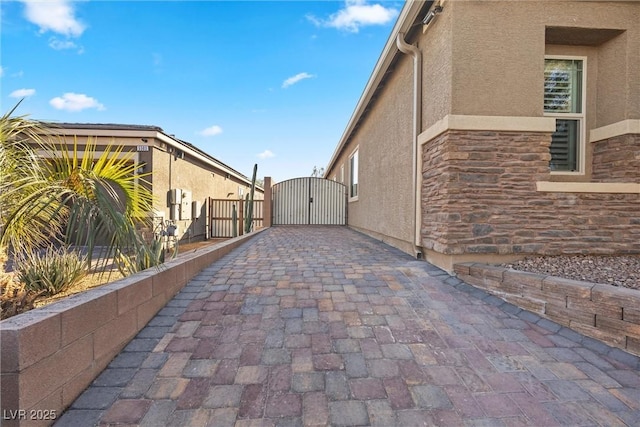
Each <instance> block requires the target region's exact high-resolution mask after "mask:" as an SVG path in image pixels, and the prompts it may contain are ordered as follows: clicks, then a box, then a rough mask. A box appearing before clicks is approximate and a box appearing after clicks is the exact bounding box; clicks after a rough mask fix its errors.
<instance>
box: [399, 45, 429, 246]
mask: <svg viewBox="0 0 640 427" xmlns="http://www.w3.org/2000/svg"><path fill="white" fill-rule="evenodd" d="M396 45H397V46H398V50H400V52H402V53H404V54H407V55H411V56H413V168H412V173H413V185H412V188H413V214H414V217H413V245H414V251H415V255H416V257H417V258H421V257H422V255H423V254H422V247H421V244H420V241H421V231H420V229H421V225H422V206H421V184H422V173H421V169H422V168H419V167H418V161H419V160H421V159H420V157H419V150H418V135H419V134H420V129H421V126H422V52H421V51H420V49H418V48H417V47H416V46H414V45H411V44H408V43H407V42H405V41H404V33H398V36H397V37H396Z"/></svg>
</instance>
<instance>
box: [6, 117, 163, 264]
mask: <svg viewBox="0 0 640 427" xmlns="http://www.w3.org/2000/svg"><path fill="white" fill-rule="evenodd" d="M16 107H17V106H16ZM14 111H15V108H14V109H12V110H11V111H10V112H9V113H7V114H5V115H4V116H2V117H0V248H4V249H6V248H7V247H11V248H12V249H13V250H14V251H16V252H17V253H29V252H32V251H34V250H36V249H38V248H42V247H48V246H50V245H51V244H61V245H74V246H83V247H86V249H87V255H88V257H87V262H88V263H89V265H91V262H92V257H93V256H94V255H96V256H97V260H98V261H99V262H102V268H103V271H104V269H106V266H107V260H108V259H109V258H111V257H119V256H128V254H131V253H134V254H135V253H138V252H139V251H140V250H141V249H140V248H143V249H142V250H144V248H145V247H147V245H146V244H145V242H144V241H143V240H142V238H141V236H140V233H138V231H137V229H136V224H138V223H139V222H141V221H146V220H147V218H148V216H147V213H148V212H150V211H151V209H152V205H153V198H152V193H151V191H150V190H149V188H148V186H147V185H145V183H146V181H145V180H144V175H139V174H137V171H136V169H137V165H136V164H135V162H134V161H133V155H134V153H130V152H126V151H124V147H121V146H119V147H116V146H114V145H111V144H110V145H108V146H107V147H105V148H104V149H102V151H101V152H100V153H98V151H97V147H96V144H95V142H93V141H91V140H88V141H87V142H86V144H83V145H84V147H83V151H82V152H81V151H80V150H79V148H78V142H77V141H74V144H73V145H72V146H68V145H67V144H66V143H64V142H61V143H58V144H56V143H55V142H51V141H50V140H48V139H45V138H44V137H43V136H42V135H44V134H46V133H47V127H46V126H44V125H43V124H41V123H39V122H35V121H31V120H29V119H27V118H26V117H25V116H19V117H13V116H12V114H13V112H14ZM99 245H101V246H100V247H101V248H102V250H100V251H96V249H97V247H98V246H99Z"/></svg>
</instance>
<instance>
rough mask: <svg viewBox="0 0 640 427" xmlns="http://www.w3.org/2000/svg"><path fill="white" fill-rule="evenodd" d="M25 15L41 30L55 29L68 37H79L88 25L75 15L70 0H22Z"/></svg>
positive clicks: (54, 30) (55, 31)
mask: <svg viewBox="0 0 640 427" xmlns="http://www.w3.org/2000/svg"><path fill="white" fill-rule="evenodd" d="M22 2H23V3H24V4H25V17H26V18H27V20H29V22H32V23H34V24H36V25H37V26H38V27H40V32H42V33H45V32H47V31H53V32H54V33H58V34H62V35H65V36H67V37H79V36H81V35H82V33H83V32H84V30H85V29H86V26H85V25H84V24H83V23H82V22H80V21H79V20H78V19H77V18H76V17H75V10H74V9H73V6H72V3H71V2H70V1H68V0H46V1H43V0H22Z"/></svg>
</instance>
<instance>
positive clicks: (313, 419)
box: [56, 227, 640, 427]
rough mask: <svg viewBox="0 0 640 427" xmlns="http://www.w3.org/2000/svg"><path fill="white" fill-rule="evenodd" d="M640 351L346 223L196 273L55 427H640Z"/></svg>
mask: <svg viewBox="0 0 640 427" xmlns="http://www.w3.org/2000/svg"><path fill="white" fill-rule="evenodd" d="M639 370H640V363H639V361H638V358H637V357H635V356H631V355H629V354H628V353H625V352H622V351H620V350H617V349H612V348H610V347H608V346H606V345H605V344H603V343H601V342H598V341H596V340H593V339H591V338H586V337H584V336H582V335H580V334H578V333H575V332H574V331H571V330H570V329H567V328H564V327H561V326H560V325H557V324H555V323H553V322H550V321H548V320H546V319H542V318H540V317H539V316H537V315H536V314H533V313H530V312H527V311H522V310H520V309H519V308H518V307H515V306H513V305H511V304H506V303H504V302H503V301H502V300H500V299H498V298H495V297H493V296H490V295H488V294H486V293H484V292H483V291H480V290H478V289H475V288H473V287H471V286H469V285H467V284H466V283H463V282H461V281H460V280H458V279H457V278H455V277H452V276H449V275H448V274H446V273H445V272H444V271H442V270H440V269H438V268H436V267H434V266H432V265H430V264H429V263H426V262H421V261H415V260H413V259H412V258H411V257H409V256H408V255H406V254H404V253H401V252H399V251H397V250H395V249H393V248H390V247H389V246H386V245H385V244H383V243H381V242H378V241H375V240H373V239H371V238H368V237H366V236H363V235H361V234H359V233H356V232H354V231H352V230H349V229H348V228H345V227H275V228H272V229H269V230H266V231H265V232H263V233H261V234H259V235H258V236H256V237H255V238H254V239H252V240H251V241H249V242H247V243H246V244H245V245H243V246H241V247H240V248H238V249H236V250H235V251H234V252H232V253H231V254H229V255H227V256H225V257H224V258H222V259H221V260H219V261H218V262H215V263H214V264H212V265H211V266H209V267H208V268H206V269H205V270H203V271H202V272H201V273H200V274H199V275H198V276H197V277H195V278H194V279H193V280H192V281H191V282H190V283H189V284H188V285H187V286H186V287H185V288H184V289H183V290H182V292H180V293H179V294H178V295H177V296H176V297H175V298H174V299H173V300H172V301H171V302H169V304H167V306H166V307H165V308H163V309H162V310H161V311H160V312H159V313H158V315H157V316H156V317H155V318H154V319H153V320H151V322H150V323H149V324H148V325H147V327H146V328H145V329H143V330H142V331H141V332H140V333H139V334H138V336H137V337H136V338H134V339H133V340H132V341H131V343H129V344H128V345H127V347H125V349H124V350H123V351H122V353H120V355H118V356H117V357H116V358H115V359H114V360H113V361H112V362H111V364H110V365H109V367H108V368H107V369H106V370H105V371H104V372H103V373H102V374H101V375H100V376H99V377H98V378H97V379H96V380H95V381H94V382H93V384H92V385H91V386H90V387H89V388H88V389H87V390H86V391H85V392H84V393H83V394H82V395H81V396H80V397H79V398H78V399H77V400H76V401H75V402H74V403H73V404H72V405H71V407H70V408H69V409H68V410H67V411H66V413H65V414H63V416H62V417H61V418H60V419H59V420H58V422H57V423H56V426H74V425H82V426H91V425H101V426H106V425H116V424H118V425H140V426H158V425H164V426H198V427H199V426H207V425H210V426H245V425H246V426H249V425H251V426H253V425H265V426H285V425H292V426H294V425H305V426H322V425H345V426H352V425H377V426H391V425H399V426H412V425H451V426H458V425H469V426H475V425H490V426H509V425H533V426H540V425H546V426H553V425H600V426H618V425H619V426H624V425H629V426H632V425H640V403H638V402H640V371H639Z"/></svg>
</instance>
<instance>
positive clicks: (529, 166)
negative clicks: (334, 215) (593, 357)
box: [328, 0, 640, 270]
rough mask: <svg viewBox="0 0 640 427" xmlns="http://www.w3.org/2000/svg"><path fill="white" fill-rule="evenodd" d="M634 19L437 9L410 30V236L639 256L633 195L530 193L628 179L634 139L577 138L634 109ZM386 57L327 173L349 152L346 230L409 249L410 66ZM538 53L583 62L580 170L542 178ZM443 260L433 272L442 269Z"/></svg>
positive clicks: (612, 6)
mask: <svg viewBox="0 0 640 427" xmlns="http://www.w3.org/2000/svg"><path fill="white" fill-rule="evenodd" d="M639 23H640V3H637V2H612V1H603V2H590V1H557V2H551V1H526V2H524V1H489V0H487V1H445V2H444V3H443V11H442V13H440V14H438V15H437V16H436V18H435V19H434V20H433V21H432V23H431V24H430V25H429V26H428V28H427V29H426V31H420V29H421V28H420V27H419V26H418V28H417V29H415V30H413V31H410V38H409V39H408V40H407V41H408V42H409V43H411V44H414V45H417V46H418V48H419V49H420V50H421V52H422V54H423V65H422V71H423V83H422V96H423V98H422V122H421V142H423V143H424V145H423V146H422V148H421V149H424V153H423V155H424V157H423V161H424V164H423V166H424V169H423V173H424V175H423V180H424V181H423V184H422V195H421V200H420V203H421V206H422V231H421V235H422V244H423V245H424V247H425V249H426V250H427V251H431V255H434V254H439V255H444V254H449V255H456V256H459V257H460V259H461V260H468V259H465V258H464V256H471V257H476V258H480V259H481V258H482V257H490V256H493V255H498V254H499V255H505V256H506V255H510V256H514V254H516V255H517V254H520V255H523V254H526V253H548V254H552V253H564V252H584V251H585V250H587V248H589V250H590V251H592V252H596V253H614V252H620V251H634V252H638V251H640V247H638V244H637V242H638V239H639V237H640V235H639V233H640V230H639V229H638V222H639V221H640V220H639V219H638V218H637V215H636V216H634V215H633V214H632V212H638V210H639V209H638V194H634V193H633V192H629V191H627V190H625V191H622V192H620V193H616V192H615V191H613V192H608V191H606V192H593V193H592V194H591V193H589V192H580V193H577V194H576V193H573V192H570V191H567V192H564V193H563V192H558V191H552V192H544V191H539V190H538V189H537V187H536V182H537V181H555V182H572V183H575V182H582V183H583V184H587V183H591V182H600V183H602V182H610V181H611V180H612V177H615V179H613V180H614V181H615V182H619V183H620V182H626V183H629V182H631V183H634V182H635V183H637V180H638V176H637V174H636V173H635V169H637V160H638V156H637V155H636V154H637V141H638V140H637V137H636V136H631V137H629V138H627V137H626V136H625V137H622V138H620V137H613V138H605V140H602V139H601V140H598V141H595V142H590V140H589V138H590V132H591V131H592V130H594V129H600V128H603V127H605V126H608V125H613V124H619V123H621V122H625V121H627V122H628V121H631V122H633V123H635V120H634V119H637V118H638V115H639V114H640V84H639V83H640V54H639V52H640V24H639ZM393 37H395V35H393ZM394 54H395V55H397V58H396V60H395V62H394V63H393V64H394V65H392V66H391V67H390V69H389V70H388V74H387V75H386V77H385V79H384V87H383V89H382V90H379V91H378V92H377V93H376V95H375V96H374V101H372V102H371V103H370V105H369V106H368V109H367V110H366V113H364V115H363V118H362V120H361V122H360V124H359V126H357V127H356V128H355V131H354V132H353V133H352V135H351V139H350V140H349V142H348V144H347V145H346V146H345V147H344V148H343V150H342V152H341V154H340V156H339V157H338V160H337V161H336V162H334V164H333V165H332V169H331V170H330V171H328V172H329V174H330V176H333V175H334V174H335V175H338V176H339V171H340V166H341V165H343V164H344V165H345V183H346V184H347V185H348V184H349V170H348V167H349V164H348V157H349V155H350V153H352V152H353V150H354V149H355V148H356V147H359V155H360V168H359V175H360V179H359V181H360V182H359V185H360V194H359V199H358V201H356V202H351V203H350V204H349V225H350V226H352V227H354V228H357V229H358V230H360V231H364V232H366V233H368V234H370V235H372V236H374V237H377V238H381V239H383V240H385V239H386V241H387V242H388V243H390V244H393V245H394V246H397V247H399V248H400V249H402V250H405V251H407V252H409V253H412V252H413V245H412V234H413V229H412V218H411V215H412V214H411V210H412V203H413V200H412V195H411V193H406V196H405V192H404V191H405V188H410V187H411V177H410V170H411V160H410V156H411V151H412V147H411V126H412V124H411V119H412V106H411V98H412V93H413V92H412V86H413V85H412V78H413V67H412V61H411V58H410V57H407V56H406V55H403V54H401V53H394ZM545 55H563V56H565V55H567V56H582V57H585V58H586V78H587V82H586V85H587V86H586V108H585V112H586V113H585V114H586V116H585V129H584V130H585V131H586V133H585V135H584V136H585V144H584V146H583V150H584V151H583V153H584V167H583V169H582V170H581V171H580V172H579V173H573V174H559V173H553V174H552V173H550V170H549V160H550V154H549V143H550V139H551V132H552V129H551V128H553V123H551V126H550V127H549V126H547V124H548V123H547V122H548V121H549V120H552V119H549V118H545V117H544V111H543V99H544V59H545ZM454 116H455V117H457V118H469V120H466V119H465V120H462V121H464V122H465V126H466V127H462V128H455V127H452V128H448V127H447V126H448V124H446V125H443V123H452V122H453V120H449V121H448V119H449V118H451V117H454ZM483 118H484V119H494V118H495V119H496V120H494V121H493V122H495V123H499V124H498V125H497V127H496V128H489V127H487V126H486V122H487V121H492V120H483ZM471 122H473V123H474V124H477V125H478V127H473V125H472V126H469V123H471ZM521 123H525V125H524V126H523V127H522V128H518V126H519V125H520V124H521ZM526 123H529V124H532V125H533V127H529V124H526ZM538 125H540V126H538ZM634 126H635V125H634ZM458 131H460V132H458ZM632 133H637V132H635V131H634V132H632ZM623 135H624V133H623ZM458 156H462V157H458ZM465 156H466V157H465ZM611 168H614V169H615V170H612V169H611ZM607 169H610V170H609V173H607ZM381 171H384V172H381ZM400 171H402V172H400ZM404 171H406V172H407V175H404ZM383 174H384V176H385V179H382V180H381V179H379V178H378V175H379V176H383ZM400 177H402V178H400ZM403 185H404V186H403ZM626 188H627V189H628V188H629V187H626ZM634 188H635V187H634ZM392 200H393V201H395V202H396V203H395V204H393V203H390V202H391V201H392ZM389 206H392V207H391V208H389ZM399 213H400V214H399ZM405 213H406V216H405ZM398 219H399V220H398ZM390 237H391V238H390ZM585 242H587V243H589V244H587V245H585ZM476 258H473V259H476ZM439 261H441V260H439ZM450 261H451V260H447V261H445V264H446V265H445V264H442V263H441V262H438V264H439V265H441V266H444V267H445V268H447V267H449V268H448V269H449V270H450V267H452V264H451V263H450ZM447 263H448V264H447Z"/></svg>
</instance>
